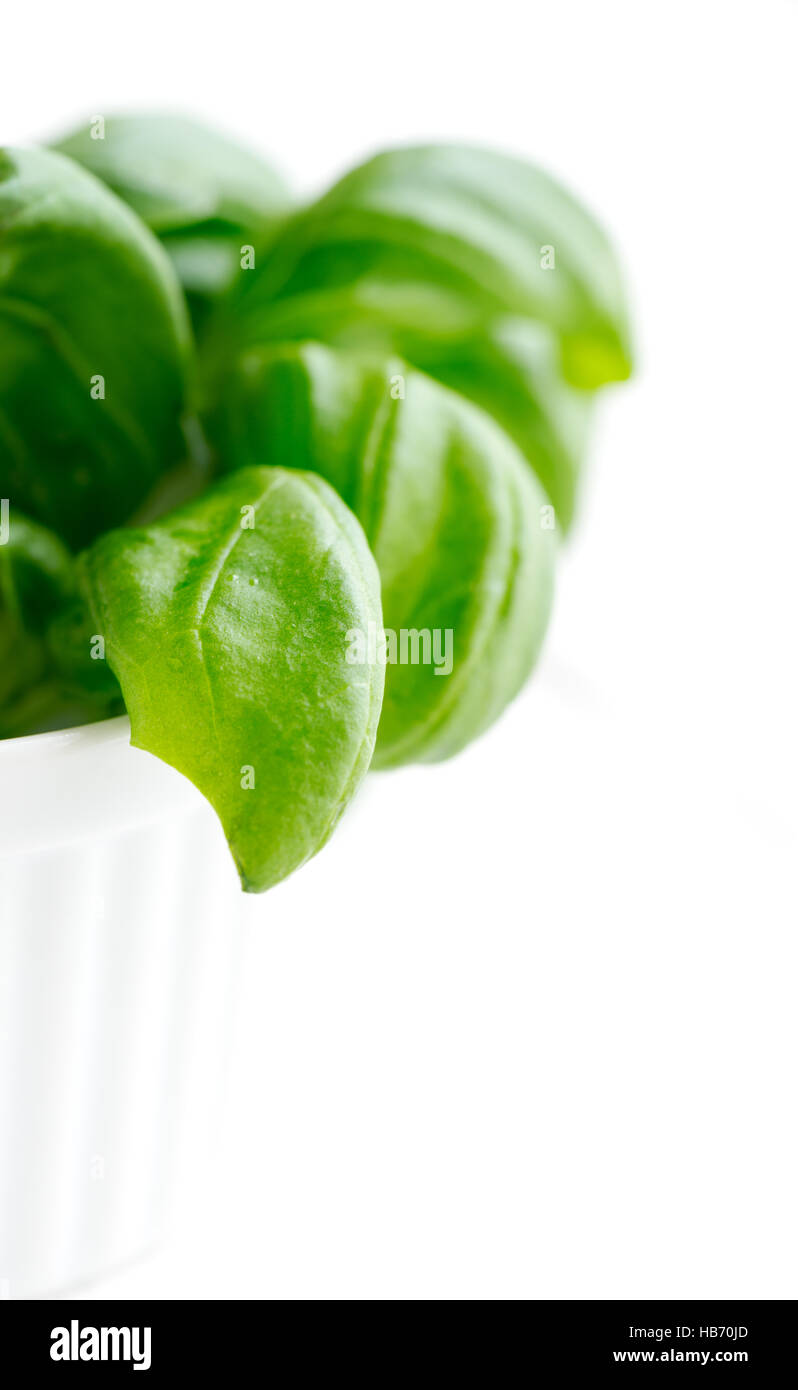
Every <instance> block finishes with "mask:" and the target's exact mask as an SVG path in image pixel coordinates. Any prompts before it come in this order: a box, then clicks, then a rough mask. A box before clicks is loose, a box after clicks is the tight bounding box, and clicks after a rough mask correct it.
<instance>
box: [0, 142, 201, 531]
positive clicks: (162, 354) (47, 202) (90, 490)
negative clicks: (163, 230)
mask: <svg viewBox="0 0 798 1390" xmlns="http://www.w3.org/2000/svg"><path fill="white" fill-rule="evenodd" d="M190 350H191V349H190V330H189V326H188V318H187V314H186V309H185V304H184V301H183V299H182V296H181V293H180V288H179V285H178V284H177V281H176V278H175V275H174V272H173V270H172V268H171V266H170V264H169V261H168V259H167V258H166V256H165V255H164V252H163V251H162V249H161V247H160V246H159V245H158V242H157V240H156V239H155V237H153V235H152V233H151V232H150V231H149V230H148V229H147V228H146V227H145V226H144V225H143V223H141V222H140V221H139V219H138V218H137V217H136V216H135V215H134V213H132V212H131V211H130V209H129V208H127V207H125V205H124V203H122V202H121V201H120V200H119V199H118V198H116V197H114V195H113V194H112V193H111V192H109V190H108V189H107V188H105V187H104V186H103V185H102V184H101V183H100V182H99V181H98V180H97V179H95V178H93V177H92V175H91V174H89V173H87V172H86V171H85V170H83V169H81V168H80V167H79V166H78V165H77V164H74V163H73V162H72V161H71V160H69V159H66V158H64V157H63V156H62V155H59V154H53V153H51V152H50V151H44V150H31V151H9V150H6V151H3V152H0V495H2V496H4V497H9V498H10V499H11V500H12V502H13V503H14V504H15V505H17V506H19V507H20V509H21V510H22V511H24V512H27V513H29V514H30V515H31V516H32V517H34V518H35V519H37V520H39V521H42V522H44V524H45V525H47V526H49V527H51V528H52V529H53V530H55V531H57V532H58V534H59V535H61V536H63V537H64V538H65V539H66V540H67V541H69V542H70V543H72V544H75V545H82V544H84V543H85V542H87V541H88V540H90V539H91V538H92V537H93V536H95V535H97V534H98V533H99V532H100V531H102V530H103V529H104V528H106V527H108V526H110V525H115V524H118V523H119V522H121V521H124V520H125V519H126V518H127V517H128V516H129V515H130V513H131V512H132V511H133V509H134V508H135V507H136V505H137V504H138V503H139V502H140V501H141V500H142V498H143V497H144V496H145V495H146V493H147V492H148V490H149V489H150V488H151V487H152V486H153V484H154V483H155V481H156V479H157V478H158V477H159V476H160V475H161V474H162V473H163V472H164V471H165V470H166V469H167V468H168V467H169V466H171V465H172V464H174V463H176V462H177V461H178V460H179V459H180V457H181V456H182V454H183V452H184V447H185V446H184V440H183V435H182V431H181V420H180V417H181V412H182V410H183V407H184V397H185V389H186V386H185V383H186V372H187V367H188V364H189V358H190Z"/></svg>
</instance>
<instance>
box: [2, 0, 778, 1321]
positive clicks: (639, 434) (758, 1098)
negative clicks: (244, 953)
mask: <svg viewBox="0 0 798 1390" xmlns="http://www.w3.org/2000/svg"><path fill="white" fill-rule="evenodd" d="M21 16H22V17H21ZM4 25H5V43H4V56H5V59H6V61H5V63H4V74H3V89H2V92H0V114H2V127H3V128H2V138H3V139H4V140H8V141H9V142H11V143H14V142H27V141H33V140H36V139H37V138H42V137H46V136H48V135H49V134H50V133H51V132H52V131H53V130H54V129H59V130H60V129H61V128H63V127H65V126H67V125H68V124H69V123H70V122H72V121H74V120H78V119H80V118H83V117H85V116H86V115H92V114H95V113H106V114H107V113H108V112H110V111H112V110H114V109H117V108H120V107H122V108H130V107H148V106H156V107H159V108H162V107H167V108H168V107H173V108H179V109H183V108H186V109H188V110H189V111H190V112H194V113H197V114H200V115H203V116H205V117H208V118H210V119H213V120H216V121H218V122H219V123H221V124H222V125H223V126H225V127H226V128H227V129H229V130H231V131H232V132H234V133H236V132H237V133H239V134H240V135H241V136H242V137H244V138H246V139H247V140H248V141H249V142H250V143H252V144H254V145H255V146H257V147H259V148H260V149H262V150H263V151H264V152H265V153H268V154H270V155H271V156H272V157H273V158H274V159H275V161H276V162H277V163H278V164H280V165H281V166H282V167H283V168H284V169H285V171H286V172H288V173H289V175H290V176H291V177H292V178H293V179H294V181H295V183H296V186H297V187H298V188H299V189H300V190H302V191H308V192H310V191H312V190H313V189H315V188H316V187H318V186H319V185H320V184H321V183H323V182H324V181H325V180H327V179H328V178H330V177H332V176H333V175H334V174H336V173H337V172H339V171H340V170H342V169H343V168H344V167H345V166H347V165H348V164H350V163H352V162H354V161H356V160H357V159H358V158H360V157H361V156H362V155H364V154H365V153H367V152H369V151H371V150H372V149H374V148H375V147H378V146H380V145H383V144H386V143H388V142H391V141H408V140H414V139H417V138H424V139H428V138H436V137H447V138H448V137H464V138H473V139H477V140H479V141H483V142H492V143H495V144H497V145H500V146H502V147H505V148H508V149H511V150H514V151H517V152H520V153H522V154H526V155H529V156H530V157H532V158H533V159H537V160H539V161H541V162H543V163H545V164H546V165H547V166H549V167H550V168H551V169H552V170H554V171H555V172H556V173H558V174H559V175H560V176H561V177H562V178H563V179H564V180H565V181H566V182H568V183H569V184H570V185H572V186H573V187H574V188H575V189H576V190H578V191H579V192H580V193H581V194H582V195H583V196H584V198H585V199H586V200H587V201H588V202H589V203H590V204H591V205H592V206H593V207H594V209H595V210H596V211H597V212H598V213H599V214H600V215H601V216H602V218H603V219H604V221H605V222H606V224H607V225H608V226H609V227H610V229H611V230H612V232H613V235H614V237H615V240H616V242H617V244H618V246H619V247H620V250H621V254H622V257H623V260H624V263H625V266H626V268H627V271H628V279H629V286H630V296H631V301H632V305H633V316H634V322H635V325H636V335H637V344H638V358H639V366H638V371H637V375H636V378H635V380H634V382H633V384H631V385H630V386H629V387H624V388H622V389H617V390H615V391H612V392H607V393H606V397H605V405H604V408H603V411H602V413H601V418H600V422H599V428H598V431H597V434H596V438H595V444H594V448H593V451H592V458H591V466H590V475H589V483H588V487H587V493H586V497H585V501H584V505H583V509H582V516H581V520H580V524H579V527H578V528H577V530H576V533H575V534H574V536H573V540H572V542H571V543H570V544H569V547H568V551H567V554H566V555H565V556H564V559H563V564H562V567H561V576H560V586H559V599H558V603H557V607H556V611H555V616H554V621H553V625H552V629H551V634H550V639H549V642H548V647H547V650H546V654H545V659H544V662H543V664H542V666H541V668H540V671H539V673H538V675H537V677H536V679H535V680H534V681H533V683H532V684H531V686H530V687H529V688H528V690H527V692H526V693H525V694H524V695H523V696H522V698H521V699H519V700H518V702H517V703H516V705H515V706H514V707H513V708H512V709H511V710H510V711H509V712H508V714H507V715H506V716H505V718H504V719H503V720H502V721H501V723H500V725H499V726H498V727H496V728H495V729H494V730H493V731H492V732H491V733H490V734H489V735H488V736H486V737H485V738H484V739H483V740H482V741H481V742H480V743H478V744H477V745H475V746H473V747H472V748H471V749H469V750H468V751H467V752H466V753H465V754H463V755H462V756H461V757H460V758H458V759H456V760H455V761H453V762H452V763H450V764H448V765H445V766H442V767H438V768H432V769H410V770H407V771H403V772H401V773H397V774H392V775H384V776H382V777H379V778H378V777H374V778H372V779H370V780H369V782H368V783H367V786H366V789H365V792H364V794H363V795H362V797H361V798H360V801H359V803H358V804H357V805H356V806H355V808H354V809H353V811H352V813H351V815H350V816H349V817H348V819H347V820H346V822H345V823H344V825H343V826H342V828H341V830H340V832H339V833H338V835H337V836H336V838H335V839H334V840H333V842H332V844H331V845H330V846H329V848H328V849H327V850H326V851H325V852H324V853H323V854H322V855H321V856H320V857H319V858H318V859H317V860H315V861H314V862H313V863H312V864H311V865H309V866H308V867H307V868H306V869H305V870H304V871H303V872H302V873H301V874H300V875H298V876H297V877H296V878H295V879H293V880H291V881H289V883H287V884H285V885H283V886H282V887H280V888H278V889H276V890H274V891H273V892H272V893H270V894H268V895H267V897H266V898H264V899H259V900H257V901H252V902H250V901H248V902H247V904H246V915H247V919H248V925H249V933H250V943H249V946H250V954H249V959H248V965H247V971H246V975H245V980H244V982H243V984H242V996H241V1000H240V1008H239V1033H238V1039H237V1045H236V1052H235V1057H234V1063H233V1068H232V1076H231V1096H230V1102H229V1105H228V1109H227V1115H226V1119H225V1122H224V1124H222V1125H221V1126H220V1134H221V1141H222V1143H221V1153H220V1155H219V1156H218V1158H217V1160H216V1162H215V1166H214V1167H213V1169H212V1174H211V1179H210V1181H209V1183H208V1185H207V1187H206V1188H205V1189H204V1191H203V1192H202V1194H201V1196H200V1197H199V1198H198V1199H195V1200H196V1206H195V1210H194V1219H193V1220H192V1221H191V1222H190V1223H189V1224H188V1225H187V1226H186V1227H185V1229H184V1230H183V1231H182V1234H180V1235H179V1237H178V1238H175V1239H174V1240H173V1241H172V1243H171V1244H170V1245H169V1246H167V1247H166V1248H165V1249H163V1250H162V1251H160V1252H158V1253H156V1254H155V1255H153V1256H152V1258H150V1259H148V1260H147V1261H145V1262H143V1263H140V1264H139V1265H137V1266H135V1267H133V1268H130V1269H128V1270H126V1271H122V1272H120V1273H118V1274H117V1275H116V1276H115V1277H114V1278H112V1279H109V1280H107V1281H106V1282H104V1283H103V1284H102V1285H98V1286H97V1287H96V1288H95V1289H94V1290H92V1293H93V1294H95V1295H98V1296H112V1297H113V1296H128V1295H130V1296H153V1297H162V1298H171V1297H217V1298H218V1297H221V1298H228V1297H244V1298H258V1297H266V1298H298V1299H315V1298H322V1299H349V1298H359V1299H362V1298H367V1299H368V1298H370V1299H384V1298H411V1299H437V1298H472V1299H473V1298H478V1299H485V1298H501V1299H518V1298H616V1297H638V1298H656V1297H666V1296H668V1297H674V1296H675V1297H683V1298H703V1297H710V1296H711V1297H716V1298H732V1297H754V1298H767V1297H770V1298H787V1297H793V1298H794V1297H796V1296H797V1295H798V1281H797V1280H796V1266H795V1249H796V1236H798V1230H796V1225H797V1224H798V1223H796V1191H797V1190H798V1189H797V1187H796V1180H795V1174H796V1168H797V1167H798V1153H796V1147H798V1146H797V1145H796V1118H795V1109H796V1007H795V996H796V965H797V964H798V961H797V960H796V945H795V934H796V890H795V866H796V856H795V831H796V820H795V807H796V783H797V781H798V778H797V776H796V774H798V758H797V756H796V741H795V719H796V707H797V705H798V688H797V687H798V681H797V680H796V642H795V638H796V621H795V610H796V595H797V594H798V584H797V582H796V580H797V579H798V576H797V575H796V559H795V553H796V529H797V527H798V485H797V484H796V477H797V475H798V472H797V470H796V441H797V439H798V418H797V414H798V413H797V412H796V395H797V392H796V382H797V381H798V352H797V351H796V322H797V321H798V314H797V312H796V311H797V310H798V297H797V295H796V290H797V288H798V286H797V285H796V280H797V279H798V276H797V275H796V257H797V256H798V251H796V248H797V247H798V215H797V213H796V180H797V176H796V142H797V141H798V99H797V98H796V83H795V70H796V52H797V44H798V12H797V11H796V7H795V5H794V4H791V3H787V0H782V3H779V0H760V3H758V4H754V3H753V0H751V3H731V2H730V0H723V2H722V3H720V2H719V3H709V2H708V0H703V2H702V0H690V3H684V0H669V3H667V4H665V3H659V4H641V3H639V0H629V2H628V3H620V2H619V0H614V2H613V0H603V3H602V4H595V3H593V0H584V3H576V2H575V0H570V2H569V0H566V2H565V3H564V2H563V0H558V3H557V4H550V3H547V4H540V5H538V4H524V5H522V4H520V3H502V2H501V0H492V3H491V4H490V5H488V6H476V5H472V6H468V5H464V4H451V5H449V4H435V3H432V0H425V2H424V3H421V4H417V3H411V2H409V0H407V2H406V3H403V4H400V5H390V6H389V5H385V6H380V5H375V4H374V3H368V4H354V3H348V4H347V3H338V4H334V5H327V4H318V5H307V4H299V3H294V4H292V5H291V6H290V7H289V6H285V5H282V4H281V5H279V6H278V5H275V6H272V5H270V4H267V3H258V4H248V3H244V0H239V2H238V3H237V4H235V5H230V6H227V7H226V8H225V9H224V11H223V14H222V15H221V17H220V12H219V11H218V9H215V10H210V9H208V7H202V6H198V5H196V4H192V5H169V4H164V3H158V4H148V3H138V4H137V5H136V6H133V7H131V6H130V5H116V4H104V5H102V6H101V7H99V8H96V7H95V8H94V9H91V10H90V11H87V12H86V14H85V15H84V17H83V19H82V20H81V22H80V24H78V22H77V19H76V14H75V10H74V7H72V6H59V7H57V8H56V7H53V8H52V10H51V12H50V13H49V14H48V15H47V18H46V20H45V18H44V16H43V15H42V13H41V12H36V11H35V10H34V9H32V8H30V9H28V10H27V11H20V10H19V8H17V9H16V11H15V14H14V17H13V18H11V17H10V16H7V17H6V19H5V21H4ZM9 26H10V28H9Z"/></svg>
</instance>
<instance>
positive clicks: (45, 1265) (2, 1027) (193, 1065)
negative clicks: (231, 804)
mask: <svg viewBox="0 0 798 1390" xmlns="http://www.w3.org/2000/svg"><path fill="white" fill-rule="evenodd" d="M129 735H130V731H129V726H128V721H127V719H124V718H122V719H113V720H110V721H108V722H106V723H102V724H95V725H92V726H91V727H88V728H82V729H73V730H67V731H65V732H61V733H52V734H40V735H37V736H35V737H32V738H20V739H12V740H9V741H7V742H3V743H0V1296H5V1297H11V1298H16V1297H23V1298H24V1297H36V1296H37V1295H46V1294H48V1293H51V1292H56V1291H58V1290H61V1289H65V1288H69V1287H70V1286H73V1285H77V1284H79V1283H81V1282H85V1281H87V1280H90V1279H92V1278H94V1277H96V1276H98V1275H100V1274H102V1273H104V1272H107V1271H108V1270H110V1269H111V1268H113V1267H114V1266H116V1265H118V1264H120V1263H122V1262H125V1261H128V1260H130V1259H132V1258H133V1257H135V1256H136V1255H137V1254H140V1253H142V1252H143V1251H144V1250H145V1249H147V1248H148V1247H150V1246H151V1245H152V1244H153V1243H154V1242H155V1241H156V1240H157V1239H158V1237H159V1235H160V1234H161V1232H162V1229H163V1226H164V1221H165V1218H166V1217H167V1216H168V1214H169V1211H170V1208H171V1204H172V1200H173V1195H172V1194H173V1190H174V1189H173V1178H174V1176H175V1172H176V1165H180V1164H186V1163H188V1164H190V1163H191V1162H192V1155H196V1154H198V1153H199V1152H201V1151H202V1146H203V1144H204V1133H203V1130H204V1127H205V1126H207V1124H208V1122H209V1121H211V1120H212V1118H213V1113H214V1108H215V1101H216V1099H217V1093H218V1088H219V1084H220V1081H221V1079H222V1076H223V1071H224V1064H225V1057H226V1051H227V1043H228V1037H229V1033H228V1025H229V1021H230V1013H231V1003H232V992H233V986H234V981H235V975H236V968H237V956H238V950H239V946H240V931H241V924H240V901H241V896H242V895H241V893H240V890H239V887H238V880H237V876H236V873H235V869H234V867H233V863H232V860H231V858H230V855H229V853H228V850H227V846H226V844H225V840H224V835H223V834H222V831H221V828H220V826H219V823H218V821H217V819H216V817H215V815H214V813H213V812H212V810H211V809H210V807H209V806H208V805H207V803H206V802H205V801H204V800H203V798H202V797H201V796H200V794H199V793H198V792H197V791H196V789H195V788H194V787H193V786H192V785H191V784H190V783H189V782H188V781H187V780H186V779H185V778H183V777H181V776H180V775H179V774H178V773H176V772H174V771H173V769H171V768H169V767H167V766H166V765H165V764H163V763H161V762H160V761H159V760H158V759H156V758H154V757H151V756H150V755H149V754H147V753H142V752H140V751H139V750H137V749H134V748H131V747H130V745H129ZM180 1171H181V1169H180V1167H179V1166H177V1172H178V1173H179V1172H180Z"/></svg>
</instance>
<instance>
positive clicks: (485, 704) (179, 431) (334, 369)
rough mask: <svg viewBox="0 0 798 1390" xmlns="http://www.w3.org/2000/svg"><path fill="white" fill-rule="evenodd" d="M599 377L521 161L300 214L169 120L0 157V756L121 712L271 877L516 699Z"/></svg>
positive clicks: (422, 160)
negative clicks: (29, 738)
mask: <svg viewBox="0 0 798 1390" xmlns="http://www.w3.org/2000/svg"><path fill="white" fill-rule="evenodd" d="M630 370H631V352H630V345H629V327H628V321H627V314H626V307H625V300H624V293H623V287H622V282H621V277H620V274H619V270H618V265H617V262H616V259H615V257H614V254H613V252H612V249H611V247H610V245H609V243H608V241H607V240H606V237H605V236H604V233H603V232H602V230H601V229H600V227H599V226H598V225H597V223H596V222H595V221H594V219H593V218H592V217H591V216H590V214H589V213H588V212H587V211H586V210H585V209H584V208H583V207H582V206H581V204H580V203H579V202H577V201H576V200H575V199H574V198H573V197H572V196H571V195H570V194H569V193H567V192H566V191H565V190H564V189H563V188H562V187H561V186H560V185H559V184H558V183H557V182H556V181H555V180H553V179H552V178H550V177H549V176H548V175H546V174H544V173H542V172H541V171H540V170H538V169H536V168H534V167H533V166H531V165H529V164H526V163H523V162H522V161H519V160H515V159H510V158H507V157H506V156H503V155H499V154H495V153H492V152H490V151H488V150H482V149H471V148H468V147H464V146H456V145H452V146H428V147H423V148H416V149H399V150H392V151H387V152H385V153H383V154H378V155H377V156H375V157H374V158H372V159H370V160H368V161H367V162H366V163H365V164H362V165H361V166H359V167H358V168H356V169H354V170H353V171H352V172H351V173H349V174H347V175H346V176H345V177H344V178H343V179H341V180H340V181H339V182H338V183H337V184H335V185H334V186H333V187H332V188H330V189H329V190H328V191H327V192H325V193H323V194H322V196H321V197H319V198H318V199H316V200H314V201H311V202H310V203H302V202H299V201H297V200H296V199H294V198H293V197H292V195H291V194H290V192H289V190H288V189H287V186H286V185H285V183H284V182H283V180H282V178H281V177H280V175H279V174H277V173H276V172H275V171H274V170H273V169H272V168H271V167H270V166H269V165H268V164H267V163H266V162H265V161H264V160H262V159H261V158H260V157H259V156H258V155H256V154H253V153H251V152H249V151H248V150H245V149H242V148H240V147H239V146H238V145H237V144H236V143H235V142H234V141H231V140H229V139H227V138H226V137H223V136H221V135H218V134H217V133H216V132H214V131H211V130H206V129H205V128H204V127H203V126H201V125H199V124H196V123H194V122H191V121H187V120H182V119H178V118H175V117H166V116H164V117H157V116H128V117H124V116H119V117H113V116H111V117H108V118H107V119H105V118H102V117H96V118H94V119H93V120H92V121H91V122H89V123H87V124H86V125H85V126H83V127H81V128H79V129H78V130H76V131H74V132H72V133H70V134H67V135H65V136H63V137H62V138H60V139H59V140H58V141H57V142H55V143H54V145H53V146H52V147H50V148H46V149H34V150H3V151H0V649H1V650H2V654H3V658H4V659H3V661H2V663H0V737H4V738H11V737H17V736H20V735H24V734H31V733H37V732H43V731H46V730H48V729H57V728H65V727H68V726H70V725H78V724H85V723H90V722H92V721H94V720H98V719H103V718H107V717H109V716H111V715H114V714H119V713H122V712H125V711H126V712H127V714H128V716H129V719H130V728H131V739H132V742H133V743H134V744H135V745H136V746H137V747H139V748H143V749H146V750H148V751H149V752H150V753H152V754H155V755H156V756H158V757H160V758H162V759H164V760H165V761H166V762H168V763H169V764H171V765H172V766H173V767H175V768H177V769H178V770H179V771H180V772H181V773H183V774H184V775H185V776H186V777H188V778H190V779H191V781H192V782H194V783H195V785H196V786H197V787H198V788H199V789H200V791H201V792H202V793H203V794H204V795H205V797H207V799H208V801H209V802H210V803H211V805H212V806H213V807H214V809H215V811H216V812H217V814H218V816H219V819H220V821H221V824H222V827H223V829H224V833H225V835H226V837H227V840H228V844H229V846H230V850H231V852H232V855H233V858H234V860H235V863H236V866H237V868H238V871H239V875H240V878H241V883H242V885H243V887H244V888H245V889H246V890H248V891H261V890H263V889H265V888H268V887H270V886H271V885H272V884H275V883H277V882H279V881H280V880H281V879H283V878H285V877H286V875H288V874H289V873H291V872H292V871H293V870H294V869H296V868H297V867H299V866H300V865H301V864H302V863H304V862H305V860H306V859H308V858H309V857H310V856H311V855H313V854H315V853H316V851H317V850H318V849H320V848H321V846H322V845H323V844H324V843H325V842H326V840H327V839H328V838H329V836H330V834H331V833H332V831H333V829H334V827H335V825H336V823H337V821H338V819H339V817H340V816H341V814H342V813H343V811H344V810H345V808H346V806H347V804H348V802H349V801H350V800H351V798H352V796H353V795H354V794H355V792H356V791H357V788H358V786H359V785H360V782H361V781H362V779H363V777H364V776H365V774H366V772H367V770H368V769H369V767H372V768H395V767H398V766H401V765H402V764H405V763H408V762H413V761H421V762H434V761H438V760H440V759H443V758H447V757H450V756H451V755H452V754H454V753H457V752H459V751H460V750H461V749H463V748H464V747H465V746H466V745H467V744H468V743H469V742H470V741H471V740H472V739H474V738H476V737H477V736H478V735H479V734H481V733H482V732H483V731H484V730H485V729H487V728H488V727H489V726H490V725H491V724H492V723H493V722H494V721H495V720H496V719H497V718H498V716H499V715H500V714H501V712H502V710H503V709H504V708H505V707H506V706H507V704H508V703H509V702H510V701H511V700H512V699H513V697H514V696H515V695H516V694H517V693H518V691H519V690H520V689H521V687H522V685H523V684H524V682H525V681H526V680H527V678H528V676H529V675H530V672H531V671H532V669H533V667H534V665H535V662H536V660H537V657H538V654H539V652H540V649H541V645H542V643H543V639H544V635H545V631H546V626H547V623H548V619H549V613H550V609H551V603H552V594H553V579H554V567H555V563H556V551H557V541H558V535H561V534H562V533H563V532H565V531H566V530H567V529H568V527H569V526H570V524H571V521H572V518H573V515H574V511H575V508H576V505H577V500H578V492H579V478H580V471H581V468H582V462H583V458H584V454H585V449H586V443H587V438H588V432H589V425H590V419H591V414H592V410H593V406H594V402H595V398H596V394H597V392H598V390H599V389H600V388H601V387H603V386H604V385H606V384H608V383H610V382H613V381H620V380H623V379H625V378H626V377H627V376H628V375H629V372H630Z"/></svg>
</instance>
